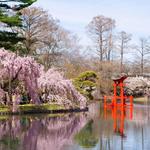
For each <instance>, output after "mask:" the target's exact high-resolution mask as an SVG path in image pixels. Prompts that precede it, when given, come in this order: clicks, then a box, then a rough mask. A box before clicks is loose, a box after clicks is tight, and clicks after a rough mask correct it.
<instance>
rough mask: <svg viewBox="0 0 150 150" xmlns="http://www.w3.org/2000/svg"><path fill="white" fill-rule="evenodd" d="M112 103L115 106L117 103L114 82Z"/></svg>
mask: <svg viewBox="0 0 150 150" xmlns="http://www.w3.org/2000/svg"><path fill="white" fill-rule="evenodd" d="M112 105H113V106H115V107H116V105H117V84H116V82H114V97H113V99H112Z"/></svg>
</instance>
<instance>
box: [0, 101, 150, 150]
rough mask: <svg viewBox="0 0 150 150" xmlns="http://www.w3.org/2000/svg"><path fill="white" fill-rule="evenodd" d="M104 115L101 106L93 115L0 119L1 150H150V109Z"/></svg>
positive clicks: (93, 109) (96, 106)
mask: <svg viewBox="0 0 150 150" xmlns="http://www.w3.org/2000/svg"><path fill="white" fill-rule="evenodd" d="M117 113H118V115H115V117H114V114H113V111H112V110H109V111H107V112H105V113H104V111H103V109H102V108H101V109H100V106H99V103H95V104H92V105H91V106H90V109H89V112H86V113H78V114H67V115H59V116H57V117H54V116H50V115H44V116H43V115H32V116H12V117H4V116H3V117H0V150H150V107H149V106H142V105H134V109H133V117H132V119H131V114H130V113H129V111H128V110H126V111H125V112H124V113H123V116H122V115H121V113H120V112H117Z"/></svg>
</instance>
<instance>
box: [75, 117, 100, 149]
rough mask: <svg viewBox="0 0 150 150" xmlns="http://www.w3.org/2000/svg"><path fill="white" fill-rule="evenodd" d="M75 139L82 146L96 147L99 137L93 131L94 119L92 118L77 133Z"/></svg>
mask: <svg viewBox="0 0 150 150" xmlns="http://www.w3.org/2000/svg"><path fill="white" fill-rule="evenodd" d="M75 140H76V142H77V143H78V144H79V145H80V146H82V147H85V148H92V147H95V145H96V144H97V143H98V138H97V137H96V136H95V134H94V133H93V120H90V121H89V122H88V123H87V124H86V125H85V127H84V128H82V129H81V131H80V132H79V133H77V134H76V135H75Z"/></svg>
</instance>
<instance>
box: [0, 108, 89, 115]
mask: <svg viewBox="0 0 150 150" xmlns="http://www.w3.org/2000/svg"><path fill="white" fill-rule="evenodd" d="M88 110H89V108H88V107H85V108H83V109H80V108H71V109H55V110H46V109H45V110H34V109H33V110H27V111H17V112H12V111H6V112H1V111H0V115H25V114H61V113H78V112H87V111H88Z"/></svg>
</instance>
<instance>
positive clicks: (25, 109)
mask: <svg viewBox="0 0 150 150" xmlns="http://www.w3.org/2000/svg"><path fill="white" fill-rule="evenodd" d="M62 109H65V108H64V107H63V106H60V105H57V104H41V105H35V104H25V105H19V108H18V110H19V112H20V113H30V112H31V113H34V112H36V113H38V112H39V113H41V112H44V111H53V110H62ZM0 113H1V114H4V113H11V107H10V106H5V105H0Z"/></svg>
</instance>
